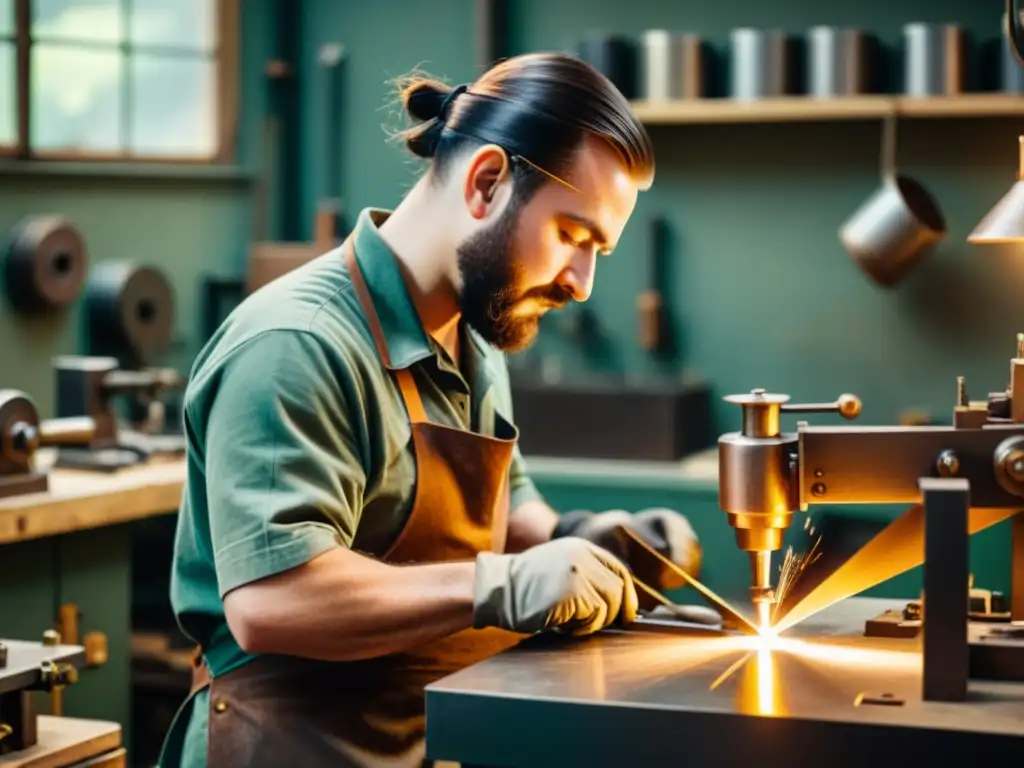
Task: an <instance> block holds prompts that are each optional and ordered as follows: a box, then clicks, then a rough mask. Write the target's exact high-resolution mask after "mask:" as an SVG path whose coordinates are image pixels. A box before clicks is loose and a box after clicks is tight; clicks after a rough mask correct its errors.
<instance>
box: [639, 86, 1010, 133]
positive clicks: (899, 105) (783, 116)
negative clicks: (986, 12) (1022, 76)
mask: <svg viewBox="0 0 1024 768" xmlns="http://www.w3.org/2000/svg"><path fill="white" fill-rule="evenodd" d="M633 111H634V112H635V113H636V115H637V117H639V118H640V120H641V121H642V122H644V123H646V124H648V125H683V124H687V123H787V122H824V121H834V120H875V119H880V118H883V117H887V116H888V115H891V114H898V115H900V116H901V117H908V118H928V117H933V118H935V117H1013V116H1017V115H1020V116H1024V95H1017V94H1001V93H972V94H965V95H962V96H945V97H928V98H909V97H902V96H848V97H842V98H836V99H814V98H811V97H807V96H786V97H779V98H770V99H760V100H756V101H736V100H733V99H694V100H689V101H675V102H672V101H666V102H645V101H634V102H633Z"/></svg>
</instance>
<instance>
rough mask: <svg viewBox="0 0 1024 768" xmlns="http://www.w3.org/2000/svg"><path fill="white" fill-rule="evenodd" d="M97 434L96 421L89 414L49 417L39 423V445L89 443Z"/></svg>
mask: <svg viewBox="0 0 1024 768" xmlns="http://www.w3.org/2000/svg"><path fill="white" fill-rule="evenodd" d="M95 436H96V422H95V421H94V420H93V419H92V418H90V417H89V416H68V417H67V418H63V419H47V420H45V421H43V422H41V423H40V424H39V447H40V448H44V447H45V448H56V447H58V446H62V445H88V444H89V443H90V442H92V440H93V438H94V437H95Z"/></svg>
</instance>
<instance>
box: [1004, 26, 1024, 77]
mask: <svg viewBox="0 0 1024 768" xmlns="http://www.w3.org/2000/svg"><path fill="white" fill-rule="evenodd" d="M999 56H1000V59H999V87H1000V89H1001V90H1002V91H1003V92H1004V93H1024V66H1022V65H1021V63H1020V61H1018V60H1017V56H1016V54H1014V52H1013V46H1012V45H1010V37H1009V29H1008V26H1007V18H1006V14H1005V13H1004V14H1003V27H1002V34H1000V36H999Z"/></svg>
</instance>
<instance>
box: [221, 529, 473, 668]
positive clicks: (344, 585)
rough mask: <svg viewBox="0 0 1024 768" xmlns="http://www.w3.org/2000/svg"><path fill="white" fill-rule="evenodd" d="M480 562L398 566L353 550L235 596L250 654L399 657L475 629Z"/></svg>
mask: <svg viewBox="0 0 1024 768" xmlns="http://www.w3.org/2000/svg"><path fill="white" fill-rule="evenodd" d="M475 573H476V565H475V563H474V562H473V561H468V562H467V561H464V562H453V563H437V564H429V565H414V566H394V565H388V564H386V563H382V562H379V561H377V560H373V559H371V558H369V557H365V556H363V555H360V554H358V553H356V552H353V551H351V550H348V549H343V548H339V549H336V550H332V551H331V552H328V553H326V554H324V555H321V556H320V557H318V558H316V559H314V560H312V561H311V562H309V563H307V564H306V565H303V566H300V567H299V568H295V569H293V570H291V571H287V572H285V573H282V574H279V575H277V576H273V577H270V578H268V579H264V580H262V581H258V582H254V583H252V584H248V585H245V586H243V587H240V588H238V589H237V590H234V591H232V592H230V593H228V594H227V595H226V596H225V598H224V610H225V614H226V616H227V620H228V626H229V627H230V628H231V631H232V633H233V634H234V636H235V639H236V640H237V641H238V642H239V644H240V645H241V646H242V648H243V650H245V651H247V652H250V653H275V654H287V655H291V656H302V657H306V658H314V659H323V660H327V661H348V660H354V659H362V658H371V657H374V656H383V655H386V654H389V653H396V652H399V651H402V650H405V649H407V648H411V647H413V646H416V645H419V644H421V643H426V642H430V641H432V640H437V639H440V638H442V637H446V636H448V635H451V634H454V633H455V632H458V631H460V630H463V629H467V628H469V627H471V626H472V624H473V587H474V578H475Z"/></svg>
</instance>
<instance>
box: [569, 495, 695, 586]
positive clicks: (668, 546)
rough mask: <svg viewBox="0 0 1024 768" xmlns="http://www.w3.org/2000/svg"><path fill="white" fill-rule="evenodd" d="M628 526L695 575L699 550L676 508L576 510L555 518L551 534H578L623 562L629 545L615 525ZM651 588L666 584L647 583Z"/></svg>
mask: <svg viewBox="0 0 1024 768" xmlns="http://www.w3.org/2000/svg"><path fill="white" fill-rule="evenodd" d="M619 526H622V527H623V528H628V529H629V530H630V531H632V532H633V533H635V534H637V536H639V538H641V539H642V540H643V541H645V542H646V543H647V544H648V545H650V547H651V548H652V549H654V550H655V551H656V552H658V554H660V555H663V556H664V557H666V558H668V559H669V560H671V561H672V562H673V563H675V564H676V565H678V566H679V567H680V568H682V569H683V570H684V571H686V573H687V574H688V575H690V576H692V577H693V578H695V579H696V578H699V576H700V565H701V559H702V556H703V554H702V550H701V546H700V541H699V540H698V539H697V534H696V533H694V530H693V527H692V526H691V525H690V522H689V521H688V520H687V519H686V518H685V517H684V516H683V515H681V514H680V513H679V512H676V511H674V510H671V509H665V508H664V507H654V508H651V509H645V510H643V511H642V512H637V513H636V514H630V513H629V512H626V511H625V510H622V509H613V510H610V511H608V512H588V511H585V510H577V511H574V512H567V513H565V514H564V515H562V516H561V517H560V518H559V521H558V524H557V525H556V526H555V532H554V534H553V535H552V538H561V537H562V536H578V537H580V538H582V539H586V540H587V541H590V542H593V543H594V544H597V546H599V547H603V548H605V549H607V550H608V551H609V552H611V553H612V554H613V555H615V556H616V557H618V558H619V559H620V560H622V562H624V563H626V564H627V565H630V566H632V565H634V564H633V563H630V562H629V555H630V548H629V546H628V541H627V540H626V539H625V537H623V536H622V535H621V534H620V533H619V532H618V528H619ZM651 586H652V587H654V588H655V589H667V588H670V585H666V584H651Z"/></svg>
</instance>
